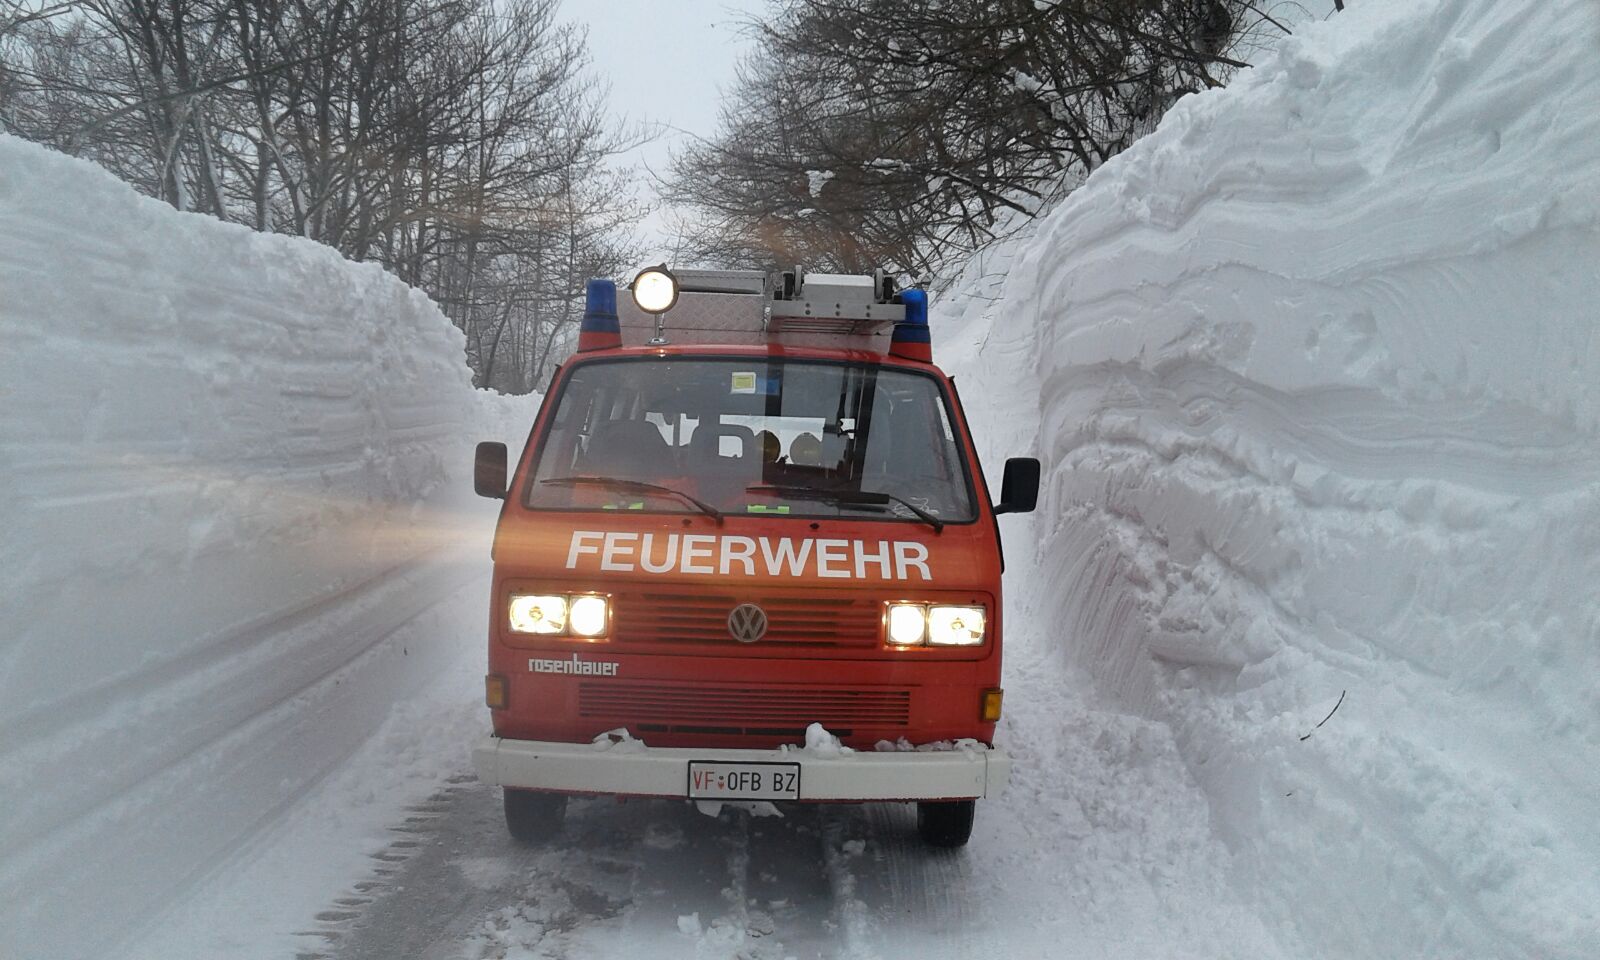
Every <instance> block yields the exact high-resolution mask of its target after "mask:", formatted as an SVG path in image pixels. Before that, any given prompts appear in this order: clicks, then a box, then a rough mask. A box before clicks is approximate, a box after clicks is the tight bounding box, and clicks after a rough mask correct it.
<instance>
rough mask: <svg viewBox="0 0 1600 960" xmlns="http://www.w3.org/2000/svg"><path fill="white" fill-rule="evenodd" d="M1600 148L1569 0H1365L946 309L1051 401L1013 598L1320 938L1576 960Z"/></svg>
mask: <svg viewBox="0 0 1600 960" xmlns="http://www.w3.org/2000/svg"><path fill="white" fill-rule="evenodd" d="M1597 145H1600V7H1597V6H1596V5H1595V4H1594V3H1593V2H1591V0H1540V2H1531V0H1530V2H1518V3H1506V2H1493V0H1417V2H1411V3H1404V4H1392V3H1380V2H1375V0H1368V2H1365V3H1360V4H1352V5H1351V7H1350V9H1349V10H1347V11H1346V12H1345V13H1343V14H1340V15H1338V16H1335V17H1333V18H1332V19H1331V20H1330V21H1328V22H1326V23H1321V24H1313V25H1310V26H1308V27H1306V28H1304V29H1303V30H1301V31H1299V32H1298V33H1297V35H1296V36H1295V37H1293V38H1290V39H1289V40H1288V41H1287V42H1285V43H1284V45H1283V46H1282V48H1281V50H1280V52H1279V53H1277V54H1276V55H1275V56H1270V57H1266V58H1264V62H1262V63H1261V65H1259V66H1258V67H1257V68H1255V69H1253V70H1249V71H1247V72H1245V73H1244V74H1243V75H1242V76H1240V77H1239V78H1238V79H1237V80H1235V81H1234V82H1233V83H1232V84H1231V85H1230V86H1229V87H1228V88H1226V89H1223V90H1218V91H1213V92H1209V93H1206V94H1203V95H1199V96H1191V97H1187V98H1185V99H1184V100H1182V101H1181V102H1179V103H1178V104H1177V105H1176V107H1175V108H1174V109H1173V110H1172V111H1171V113H1170V114H1169V115H1168V116H1167V117H1166V118H1165V120H1164V122H1163V123H1162V124H1161V126H1160V128H1159V129H1158V130H1157V131H1156V132H1155V133H1154V134H1153V135H1151V136H1150V137H1148V138H1146V139H1145V140H1143V141H1141V142H1140V143H1138V144H1137V145H1135V146H1134V147H1133V148H1132V149H1131V150H1129V151H1128V152H1127V153H1125V154H1124V155H1122V156H1121V157H1118V158H1117V159H1116V160H1114V161H1113V162H1111V163H1108V164H1106V165H1105V167H1104V168H1102V169H1100V170H1098V171H1097V172H1096V173H1095V174H1094V175H1093V176H1092V177H1091V178H1090V179H1089V181H1088V182H1087V184H1086V185H1085V186H1084V187H1083V188H1082V189H1080V190H1078V191H1077V192H1076V193H1075V194H1073V195H1072V196H1071V197H1070V198H1069V199H1068V200H1067V201H1066V202H1065V203H1064V204H1063V205H1062V206H1061V207H1060V208H1059V209H1057V210H1056V211H1054V213H1053V214H1052V215H1051V216H1050V217H1048V218H1047V219H1046V220H1045V221H1043V222H1042V223H1040V224H1039V225H1038V226H1037V229H1036V230H1035V231H1034V234H1033V236H1032V237H1031V238H1028V239H1025V240H1022V241H1019V242H1018V243H1016V244H1014V245H1013V246H1012V248H1011V249H1009V250H1007V249H1001V250H997V251H992V252H991V253H989V254H986V255H985V256H984V257H982V258H980V259H979V260H978V261H976V262H975V263H974V264H972V265H971V267H970V268H969V271H968V275H967V277H966V278H965V279H964V280H963V281H962V283H960V284H958V290H959V291H960V293H959V294H957V295H955V296H952V297H950V298H947V299H948V302H947V303H946V304H945V305H944V306H943V307H942V313H943V315H942V316H936V317H935V318H934V319H935V329H936V331H937V333H936V335H937V336H939V337H940V342H939V343H938V344H937V345H936V347H937V349H936V351H935V353H936V356H938V357H940V358H941V359H942V360H951V359H953V360H955V363H954V364H952V367H953V369H954V370H955V371H956V372H957V373H958V374H959V378H960V379H961V380H962V381H963V383H964V384H965V393H966V395H967V397H968V402H969V404H973V405H975V406H976V404H975V403H974V401H973V398H974V397H984V398H986V399H985V400H984V402H983V405H984V407H985V409H984V410H983V411H982V412H981V413H979V414H978V415H977V416H975V417H974V420H975V425H976V426H977V427H978V429H979V432H980V435H983V436H985V437H986V438H988V439H989V442H990V447H991V449H989V450H988V451H987V457H986V458H987V461H988V462H989V463H990V466H991V470H994V471H997V470H998V467H999V461H1000V458H1002V457H1004V456H1007V455H1014V454H1017V453H1019V452H1021V451H1022V450H1025V449H1027V447H1028V446H1029V442H1030V440H1034V439H1035V437H1030V436H1027V435H1026V434H1027V433H1030V432H1032V427H1033V426H1034V425H1037V433H1036V443H1037V451H1038V455H1039V456H1040V457H1041V458H1042V459H1043V461H1044V464H1045V471H1046V480H1045V489H1044V491H1043V493H1042V498H1041V503H1040V513H1039V514H1038V515H1037V519H1036V521H1035V525H1036V529H1037V532H1038V559H1039V572H1038V573H1037V574H1036V575H1035V576H1036V579H1035V580H1034V581H1033V582H1027V583H1012V584H1010V585H1008V588H1007V589H1008V591H1009V596H1010V597H1012V598H1019V599H1018V602H1019V603H1021V604H1023V605H1024V606H1029V607H1032V608H1034V609H1036V610H1037V611H1038V612H1039V614H1040V615H1041V616H1043V617H1045V618H1046V619H1047V621H1048V622H1049V623H1050V624H1052V625H1053V627H1054V629H1055V630H1056V631H1057V635H1058V637H1059V649H1060V650H1061V651H1062V656H1063V658H1064V659H1065V660H1067V661H1068V665H1069V666H1070V667H1071V668H1074V669H1076V670H1077V671H1079V675H1080V676H1081V675H1086V676H1087V678H1088V679H1087V683H1086V684H1085V688H1086V689H1088V690H1091V691H1093V693H1092V696H1093V697H1095V698H1097V699H1098V700H1099V701H1101V702H1103V703H1104V704H1108V705H1110V706H1113V707H1115V708H1119V709H1122V710H1126V711H1129V712H1132V713H1137V714H1139V715H1142V716H1145V717H1148V718H1154V719H1157V720H1160V721H1162V722H1165V723H1166V724H1168V725H1169V726H1170V728H1171V730H1172V733H1173V737H1174V738H1175V742H1176V744H1177V746H1178V749H1179V752H1180V753H1181V755H1182V757H1183V761H1184V764H1185V766H1186V768H1187V772H1188V776H1190V777H1191V778H1192V779H1193V781H1194V782H1195V784H1196V785H1197V786H1198V787H1199V788H1200V790H1201V791H1202V793H1203V795H1204V796H1205V797H1206V800H1207V802H1208V805H1209V818H1210V821H1211V829H1212V831H1213V832H1214V833H1215V834H1216V835H1218V836H1219V837H1220V838H1221V839H1222V840H1223V841H1224V844H1225V846H1226V849H1227V850H1228V852H1229V854H1228V855H1229V857H1230V859H1231V863H1230V864H1229V865H1228V869H1229V872H1230V875H1231V878H1232V881H1233V883H1234V885H1235V886H1236V887H1237V888H1238V889H1239V890H1240V891H1241V892H1242V893H1243V894H1244V896H1245V899H1246V901H1247V902H1251V903H1252V904H1254V905H1255V906H1256V907H1257V909H1258V912H1259V913H1260V915H1261V916H1262V918H1263V919H1264V920H1265V921H1267V923H1268V924H1269V925H1270V926H1271V927H1273V928H1275V929H1277V930H1278V931H1281V934H1282V936H1283V937H1284V938H1285V942H1286V943H1291V944H1292V943H1295V942H1299V943H1300V944H1302V945H1303V946H1304V947H1305V949H1309V950H1310V951H1312V953H1311V954H1310V955H1317V956H1330V957H1331V956H1362V957H1419V956H1460V957H1490V956H1492V957H1498V958H1511V957H1578V956H1594V955H1596V952H1597V950H1600V820H1597V818H1596V816H1595V813H1596V798H1597V797H1600V590H1597V589H1596V588H1595V584H1596V583H1600V390H1597V389H1596V384H1600V147H1597ZM1030 372H1031V373H1032V374H1033V375H1032V376H1029V375H1028V374H1029V373H1030ZM1023 425H1025V426H1023ZM990 479H991V481H994V480H997V479H998V478H997V477H994V476H991V478H990ZM1011 549H1012V550H1017V549H1020V547H1018V546H1013V547H1012V548H1011ZM1010 669H1015V666H1014V665H1013V666H1012V667H1011V668H1010ZM1010 669H1008V672H1010ZM1011 679H1013V680H1016V678H1015V677H1013V678H1011ZM1341 698H1343V702H1342V704H1341V703H1340V700H1341ZM1336 706H1337V710H1336V711H1335V707H1336ZM1330 713H1332V716H1331V717H1330V716H1329V714H1330ZM1325 718H1326V722H1325V723H1322V721H1323V720H1324V719H1325ZM1319 723H1320V724H1321V725H1320V726H1319ZM1010 732H1012V733H1013V734H1014V735H1016V736H1021V737H1037V736H1039V735H1040V732H1039V731H1031V730H1018V729H1015V728H1012V730H1011V731H1010ZM1059 853H1060V855H1062V856H1072V853H1071V851H1059Z"/></svg>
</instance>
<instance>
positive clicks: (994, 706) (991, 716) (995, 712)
mask: <svg viewBox="0 0 1600 960" xmlns="http://www.w3.org/2000/svg"><path fill="white" fill-rule="evenodd" d="M1005 698H1006V692H1005V691H1004V690H1001V689H1000V688H999V687H995V688H994V689H993V690H985V691H983V709H982V711H981V714H980V715H981V716H982V717H983V721H984V722H985V723H993V722H995V721H996V720H999V719H1000V701H1002V700H1004V699H1005Z"/></svg>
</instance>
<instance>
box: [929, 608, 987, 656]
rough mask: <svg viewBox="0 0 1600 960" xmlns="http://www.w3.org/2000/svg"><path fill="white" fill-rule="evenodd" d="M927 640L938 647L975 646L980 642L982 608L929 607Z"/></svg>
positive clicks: (981, 638)
mask: <svg viewBox="0 0 1600 960" xmlns="http://www.w3.org/2000/svg"><path fill="white" fill-rule="evenodd" d="M928 642H929V643H931V644H933V645H934V646H938V647H975V646H977V645H978V644H980V643H982V642H983V608H982V607H943V606H935V607H929V608H928Z"/></svg>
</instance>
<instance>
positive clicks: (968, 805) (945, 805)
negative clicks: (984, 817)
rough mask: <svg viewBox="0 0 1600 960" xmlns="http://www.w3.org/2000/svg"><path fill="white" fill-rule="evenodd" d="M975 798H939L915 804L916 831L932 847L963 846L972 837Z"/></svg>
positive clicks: (975, 807) (976, 805) (976, 809)
mask: <svg viewBox="0 0 1600 960" xmlns="http://www.w3.org/2000/svg"><path fill="white" fill-rule="evenodd" d="M977 812H978V801H976V800H940V801H937V802H924V803H918V804H917V833H918V834H920V835H921V836H922V841H923V842H924V843H926V844H928V845H929V846H934V847H964V846H966V845H967V841H968V840H970V839H972V818H973V817H974V816H976V815H977Z"/></svg>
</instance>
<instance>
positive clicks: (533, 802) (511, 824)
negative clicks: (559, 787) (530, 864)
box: [505, 787, 567, 844]
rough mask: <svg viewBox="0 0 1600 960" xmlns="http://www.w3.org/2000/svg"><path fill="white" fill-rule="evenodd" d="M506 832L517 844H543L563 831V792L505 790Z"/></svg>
mask: <svg viewBox="0 0 1600 960" xmlns="http://www.w3.org/2000/svg"><path fill="white" fill-rule="evenodd" d="M505 802H506V829H507V830H509V831H511V836H512V838H513V839H515V840H516V841H517V842H518V843H526V844H536V843H543V842H545V841H546V840H549V839H550V838H551V837H554V836H555V835H556V834H558V833H560V832H561V818H562V817H563V816H564V815H565V814H566V812H567V797H566V794H562V793H540V792H538V791H536V790H513V789H511V788H510V787H507V788H505Z"/></svg>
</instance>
